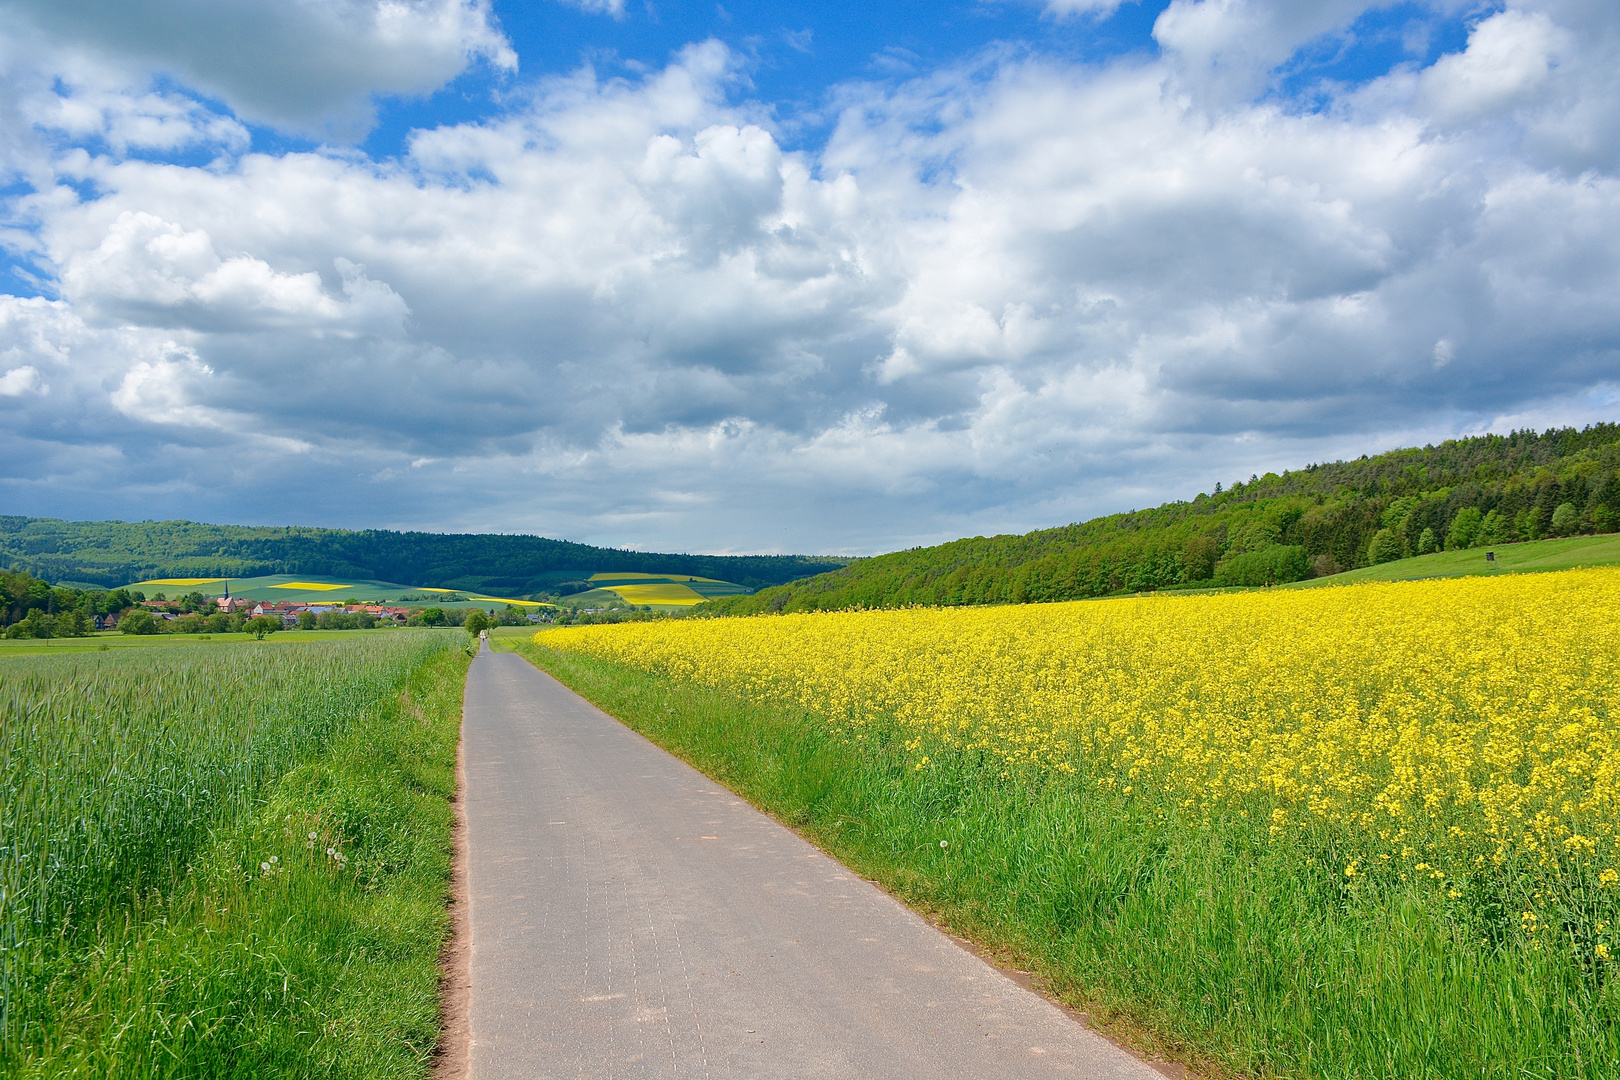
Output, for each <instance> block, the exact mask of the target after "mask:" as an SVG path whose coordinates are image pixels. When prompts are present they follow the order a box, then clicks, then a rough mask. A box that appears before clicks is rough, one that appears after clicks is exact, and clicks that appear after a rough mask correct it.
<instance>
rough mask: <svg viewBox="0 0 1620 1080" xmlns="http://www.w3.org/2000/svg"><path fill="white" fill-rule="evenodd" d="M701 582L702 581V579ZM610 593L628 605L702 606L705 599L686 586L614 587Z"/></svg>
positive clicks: (609, 589) (610, 588)
mask: <svg viewBox="0 0 1620 1080" xmlns="http://www.w3.org/2000/svg"><path fill="white" fill-rule="evenodd" d="M700 580H701V579H700ZM607 588H608V591H609V592H613V593H617V594H618V595H619V597H620V598H621V599H623V600H624V602H625V603H627V604H682V605H687V606H690V605H692V604H701V603H703V601H704V599H705V598H704V597H702V596H700V595H698V594H697V593H695V592H693V591H692V590H691V589H688V588H687V587H686V586H685V585H612V586H608V587H607Z"/></svg>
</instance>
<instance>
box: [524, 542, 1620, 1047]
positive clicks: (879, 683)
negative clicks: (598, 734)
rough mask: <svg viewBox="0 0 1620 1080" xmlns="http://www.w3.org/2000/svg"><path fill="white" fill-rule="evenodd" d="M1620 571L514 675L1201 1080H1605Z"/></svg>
mask: <svg viewBox="0 0 1620 1080" xmlns="http://www.w3.org/2000/svg"><path fill="white" fill-rule="evenodd" d="M1617 605H1620V570H1615V569H1593V570H1577V571H1567V572H1561V573H1544V574H1534V575H1522V576H1513V577H1500V578H1485V579H1482V578H1461V579H1452V580H1436V581H1424V582H1408V583H1376V582H1375V583H1366V584H1358V585H1351V586H1346V587H1344V588H1337V589H1316V590H1299V591H1285V590H1270V591H1266V592H1251V593H1243V594H1229V595H1209V596H1181V597H1172V596H1161V597H1144V598H1137V599H1121V600H1106V601H1090V602H1080V603H1070V604H1052V605H1031V606H1020V607H998V608H956V609H909V610H891V611H869V612H837V613H806V614H798V615H786V616H776V617H766V618H758V619H725V620H683V621H680V622H674V623H656V622H655V623H639V624H626V625H619V626H611V627H579V628H561V629H554V630H548V631H543V632H541V633H540V634H538V635H536V636H535V638H534V642H533V644H530V645H528V646H526V647H525V652H526V653H527V654H528V655H529V656H530V657H531V658H532V659H534V660H535V661H536V662H537V663H539V664H540V665H542V666H544V667H546V668H547V669H548V670H550V671H552V672H553V673H554V674H557V675H558V676H559V677H561V678H563V679H564V681H566V682H569V684H570V685H573V686H574V687H575V688H576V689H578V690H580V691H581V692H582V693H585V694H586V696H587V697H591V698H592V699H593V700H596V701H597V702H598V704H601V705H603V706H604V707H605V708H607V709H609V711H612V712H613V713H614V714H615V715H618V716H620V717H621V718H623V719H625V720H626V722H628V723H630V724H632V726H636V727H637V728H639V729H641V730H643V731H644V732H646V733H647V734H649V735H650V736H651V737H653V738H654V739H656V740H658V741H660V742H661V743H663V744H664V745H666V746H667V747H669V748H671V749H672V750H674V751H675V752H677V753H679V754H681V755H682V756H684V757H686V758H687V759H688V760H690V761H692V762H693V763H694V764H696V765H698V766H699V767H700V768H703V769H705V770H706V771H708V772H710V774H711V775H714V776H715V777H716V778H717V779H720V780H722V781H723V782H725V783H728V784H730V785H732V786H733V787H734V789H736V790H739V791H741V792H742V793H744V794H745V795H747V796H748V797H749V798H751V799H753V800H754V801H756V802H757V803H759V804H760V805H762V806H765V807H766V808H768V809H770V810H772V811H773V812H775V813H777V814H778V815H780V816H782V817H783V818H784V819H786V820H789V821H791V822H793V823H795V824H797V825H799V826H800V827H801V828H803V829H804V830H805V831H806V832H807V833H808V834H809V835H811V836H813V837H814V838H815V839H817V841H818V842H820V843H822V844H823V845H824V846H826V847H827V848H828V849H829V850H831V851H832V852H833V853H834V854H836V855H838V856H839V857H840V858H842V859H844V860H845V861H846V862H849V863H850V864H851V865H852V866H855V867H856V868H857V869H859V870H861V871H862V872H864V873H868V874H870V875H872V876H874V877H876V878H878V879H880V880H882V881H884V882H885V884H887V885H888V886H889V887H890V888H892V889H894V890H895V891H896V892H897V893H899V894H900V895H902V896H903V897H905V898H906V899H908V900H909V901H911V902H913V903H915V904H917V905H919V906H921V907H923V908H925V909H927V910H930V911H932V912H934V913H936V914H937V915H938V916H939V917H940V918H941V919H943V920H944V921H946V922H947V923H949V924H950V925H952V926H953V927H954V928H955V929H957V930H958V931H959V932H962V933H964V934H966V935H967V936H969V937H972V938H975V939H976V940H979V941H980V942H982V943H984V944H986V945H987V946H989V947H991V948H994V949H997V950H1000V951H1002V952H1003V953H1004V954H1005V955H1006V956H1007V957H1008V958H1009V959H1010V960H1011V961H1012V962H1014V963H1018V964H1020V965H1025V966H1027V967H1029V968H1030V969H1032V970H1034V971H1035V972H1036V973H1037V975H1038V976H1039V978H1040V979H1041V980H1043V981H1044V983H1045V984H1046V985H1047V986H1048V987H1049V988H1050V989H1051V990H1052V991H1053V992H1054V993H1057V994H1059V995H1060V996H1063V997H1065V998H1066V999H1068V1000H1069V1001H1071V1003H1074V1004H1076V1005H1079V1006H1081V1007H1083V1008H1086V1009H1088V1010H1090V1011H1091V1013H1092V1015H1093V1016H1094V1017H1097V1018H1098V1020H1099V1022H1100V1023H1102V1024H1103V1025H1104V1026H1107V1027H1111V1028H1112V1029H1113V1030H1115V1031H1116V1032H1117V1033H1120V1034H1122V1035H1124V1036H1126V1037H1128V1038H1130V1039H1133V1040H1135V1041H1137V1042H1139V1043H1142V1044H1143V1045H1145V1046H1147V1047H1149V1048H1151V1049H1154V1050H1156V1051H1158V1052H1164V1053H1171V1054H1174V1055H1176V1056H1179V1057H1180V1058H1181V1059H1183V1060H1186V1061H1189V1062H1191V1063H1192V1064H1194V1065H1195V1066H1198V1067H1200V1068H1203V1069H1205V1070H1207V1071H1210V1072H1213V1073H1216V1074H1222V1073H1237V1074H1243V1073H1251V1074H1258V1075H1288V1076H1302V1077H1303V1076H1315V1077H1344V1078H1350V1077H1373V1076H1379V1077H1407V1076H1436V1077H1442V1076H1443V1077H1451V1076H1456V1077H1463V1076H1468V1077H1479V1076H1501V1077H1508V1076H1514V1077H1525V1076H1532V1077H1566V1076H1569V1077H1574V1076H1582V1077H1603V1076H1612V1075H1614V1071H1613V1063H1614V1062H1615V1061H1617V1060H1620V989H1617V988H1616V985H1615V982H1614V963H1615V958H1616V953H1620V936H1617V932H1616V927H1617V925H1620V798H1617V787H1616V784H1617V779H1620V741H1617V739H1616V735H1617V734H1620V732H1617V730H1616V728H1617V725H1620V709H1617V707H1616V706H1617V700H1616V699H1617V697H1620V629H1617V628H1616V627H1615V625H1614V621H1613V619H1612V612H1613V611H1614V610H1616V607H1617Z"/></svg>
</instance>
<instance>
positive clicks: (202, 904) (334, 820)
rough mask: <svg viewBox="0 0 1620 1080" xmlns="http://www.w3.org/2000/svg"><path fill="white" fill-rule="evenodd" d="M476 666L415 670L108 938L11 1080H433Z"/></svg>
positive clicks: (50, 1013) (61, 998) (446, 663)
mask: <svg viewBox="0 0 1620 1080" xmlns="http://www.w3.org/2000/svg"><path fill="white" fill-rule="evenodd" d="M468 660H469V654H468V653H466V652H463V651H462V650H455V651H452V652H449V653H445V654H442V655H441V656H440V658H439V659H437V660H435V661H432V662H431V663H429V664H428V665H427V666H426V667H425V668H423V669H421V670H419V671H418V672H417V673H416V675H415V677H414V678H413V679H412V681H411V683H410V686H409V688H408V691H407V693H406V694H404V695H403V696H402V697H401V698H400V699H399V700H398V701H396V702H392V703H390V705H389V706H388V707H386V708H382V709H379V710H377V711H375V712H374V713H373V714H371V715H367V716H364V717H361V718H359V719H358V720H357V722H356V723H355V725H354V726H353V727H352V728H351V729H350V730H349V731H348V732H347V733H346V734H345V735H344V736H342V737H341V738H339V739H338V740H337V741H336V742H334V743H333V744H332V745H331V746H330V747H329V748H328V750H327V752H326V753H325V754H323V755H322V756H321V757H320V758H319V759H318V760H315V761H312V762H309V763H306V764H305V765H303V766H301V767H299V768H297V769H295V770H294V771H292V772H291V773H289V774H287V775H286V776H284V777H282V778H281V779H280V780H279V781H278V782H277V783H275V784H274V785H273V786H272V788H271V789H270V790H269V791H268V792H266V793H265V797H264V801H263V804H262V806H261V807H260V809H259V810H258V811H257V812H256V813H255V814H254V816H253V817H252V819H251V820H250V821H249V822H248V824H247V825H246V826H244V827H242V828H239V829H236V830H233V831H231V832H229V833H227V834H223V835H219V836H217V838H216V842H215V844H214V846H213V849H212V850H211V851H209V852H208V853H207V854H206V855H205V857H204V858H202V859H201V860H199V861H198V862H197V863H196V864H194V866H193V868H192V870H191V871H190V873H189V874H188V876H187V878H186V880H185V882H184V883H183V885H182V886H181V887H180V888H179V889H177V890H175V891H174V892H172V893H171V894H170V895H168V896H162V895H157V894H153V895H150V896H147V897H144V898H142V899H141V900H140V901H139V902H137V903H136V904H135V905H134V907H133V908H132V909H131V910H130V911H129V912H128V914H127V915H126V916H125V917H124V918H123V919H120V920H114V921H111V922H108V923H104V924H103V925H101V926H99V927H97V928H96V932H95V933H94V934H93V935H91V940H90V941H89V942H88V943H87V944H86V945H84V946H83V947H82V948H81V949H80V950H79V952H78V955H77V957H76V962H75V963H74V965H73V966H72V968H71V969H70V970H69V971H67V972H65V973H64V974H63V975H62V976H61V977H60V978H59V979H58V980H57V982H56V983H55V985H54V986H53V987H52V989H51V995H50V998H51V1000H50V1001H49V1002H48V1003H45V1005H44V1007H43V1008H42V1009H40V1010H39V1011H40V1013H41V1014H42V1018H41V1022H40V1023H38V1024H37V1025H36V1026H35V1027H33V1028H32V1030H30V1032H29V1033H28V1037H27V1039H26V1047H27V1053H26V1054H25V1056H24V1058H23V1059H22V1060H20V1061H17V1060H14V1061H13V1062H12V1065H11V1066H10V1067H9V1071H7V1075H10V1076H17V1077H65V1076H97V1077H132V1078H133V1077H141V1078H143V1080H144V1078H147V1077H197V1078H204V1077H206V1078H225V1077H263V1076H277V1077H304V1076H308V1077H315V1076H321V1077H325V1076H343V1077H421V1076H426V1075H427V1069H428V1062H429V1059H430V1056H431V1054H432V1051H433V1047H434V1044H435V1040H436V1039H437V1037H438V982H439V970H438V955H439V949H440V944H441V942H442V941H443V939H444V935H445V933H446V930H447V916H446V912H445V904H446V900H447V894H448V882H449V875H450V828H451V824H452V819H451V810H450V806H449V799H450V797H451V796H452V795H453V794H454V790H455V757H456V746H457V743H458V740H459V737H460V723H461V697H462V686H463V683H464V681H465V674H466V668H467V663H468ZM311 831H313V832H315V833H316V834H317V836H316V841H315V848H314V850H310V848H308V847H307V846H306V845H307V844H308V843H309V842H308V841H307V839H306V837H307V835H308V833H309V832H311ZM328 846H332V847H334V848H335V849H337V850H341V851H342V852H344V854H345V855H346V857H347V860H348V861H347V863H346V864H339V863H338V862H337V861H336V860H334V859H332V858H330V857H328V856H327V855H326V852H325V849H326V848H327V847H328ZM271 855H275V856H277V859H278V862H277V864H276V866H277V867H278V869H277V871H276V872H275V873H272V874H269V875H266V874H264V873H263V872H262V871H261V870H260V869H259V868H260V865H261V863H263V862H264V861H266V860H268V859H269V858H270V856H271Z"/></svg>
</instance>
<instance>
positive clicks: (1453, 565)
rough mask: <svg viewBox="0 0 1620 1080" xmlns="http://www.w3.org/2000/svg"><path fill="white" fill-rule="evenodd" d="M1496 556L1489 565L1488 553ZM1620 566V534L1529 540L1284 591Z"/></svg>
mask: <svg viewBox="0 0 1620 1080" xmlns="http://www.w3.org/2000/svg"><path fill="white" fill-rule="evenodd" d="M1487 551H1489V552H1492V553H1494V554H1495V555H1496V560H1495V561H1494V562H1487V561H1485V553H1486V552H1487ZM1617 564H1620V535H1614V534H1610V535H1607V536H1568V537H1563V538H1561V539H1557V540H1531V541H1527V542H1526V543H1522V544H1498V545H1496V546H1493V547H1480V548H1464V549H1462V550H1460V551H1440V552H1436V553H1435V554H1433V555H1417V556H1414V557H1413V558H1410V559H1397V560H1395V561H1394V562H1387V563H1380V564H1378V565H1377V566H1364V567H1362V568H1361V569H1360V570H1347V571H1345V572H1344V573H1342V574H1334V575H1332V576H1331V577H1325V578H1313V579H1311V580H1310V581H1297V582H1294V583H1293V584H1292V585H1288V586H1284V587H1285V588H1293V589H1299V588H1307V589H1308V588H1313V587H1314V588H1320V587H1321V586H1324V585H1350V584H1352V583H1354V582H1357V581H1416V580H1418V579H1420V578H1440V577H1478V576H1490V575H1494V574H1531V573H1539V572H1542V571H1548V570H1573V569H1575V568H1576V567H1579V566H1614V565H1617Z"/></svg>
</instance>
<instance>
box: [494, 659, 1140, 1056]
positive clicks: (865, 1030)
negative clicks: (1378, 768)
mask: <svg viewBox="0 0 1620 1080" xmlns="http://www.w3.org/2000/svg"><path fill="white" fill-rule="evenodd" d="M463 738H464V745H463V754H464V761H465V768H466V785H467V786H466V793H465V805H466V814H467V845H468V883H469V895H470V911H469V921H470V930H471V979H472V988H471V999H470V1007H469V1027H470V1035H471V1050H470V1053H471V1059H470V1063H469V1064H470V1073H471V1076H472V1080H505V1078H508V1077H511V1078H519V1077H521V1078H523V1080H548V1078H564V1077H566V1078H577V1077H604V1078H606V1077H614V1078H619V1077H683V1078H685V1077H691V1078H703V1077H715V1078H722V1077H724V1078H736V1080H763V1078H768V1077H792V1078H809V1077H837V1078H840V1080H854V1078H867V1077H871V1078H890V1077H893V1078H902V1077H904V1078H907V1080H925V1078H929V1080H931V1078H936V1077H937V1078H947V1077H949V1078H959V1080H981V1078H983V1080H988V1078H992V1077H1019V1078H1022V1077H1030V1078H1034V1077H1095V1078H1106V1080H1126V1078H1135V1080H1163V1078H1162V1075H1161V1074H1159V1073H1158V1072H1156V1071H1155V1070H1153V1069H1152V1068H1150V1067H1149V1066H1148V1065H1146V1064H1144V1063H1143V1062H1141V1061H1139V1060H1138V1059H1136V1058H1133V1057H1131V1056H1130V1055H1128V1054H1127V1053H1125V1051H1123V1050H1121V1049H1119V1048H1118V1047H1116V1046H1114V1045H1113V1044H1111V1043H1109V1042H1108V1041H1106V1040H1105V1039H1103V1038H1102V1037H1101V1036H1099V1035H1097V1034H1096V1033H1094V1032H1092V1031H1090V1030H1089V1029H1087V1028H1086V1027H1084V1026H1083V1025H1081V1024H1079V1023H1077V1022H1076V1021H1074V1020H1073V1019H1071V1018H1070V1017H1069V1016H1068V1015H1067V1014H1065V1013H1064V1012H1063V1011H1062V1010H1060V1009H1058V1008H1057V1007H1056V1006H1054V1005H1052V1004H1051V1003H1050V1002H1048V1001H1046V1000H1045V999H1043V998H1041V997H1040V996H1038V995H1036V994H1033V993H1031V992H1030V991H1028V990H1025V989H1023V988H1022V987H1020V986H1018V985H1017V984H1015V983H1014V982H1012V980H1010V979H1009V978H1007V977H1006V976H1005V975H1003V974H1002V973H1001V972H999V971H997V970H995V969H994V968H992V967H990V966H989V965H987V964H985V963H984V962H983V961H982V960H980V959H979V958H978V957H976V956H974V955H972V954H971V953H969V952H967V951H966V950H964V949H962V948H961V947H960V946H958V945H957V944H956V943H955V942H953V941H952V940H951V939H950V938H948V937H946V936H945V935H944V934H942V933H940V932H939V931H938V930H936V929H934V928H933V927H932V926H930V925H928V923H926V922H925V921H924V920H922V919H921V918H919V917H918V916H917V915H915V914H913V913H912V912H911V911H909V910H907V909H906V908H905V907H904V906H903V905H902V904H900V903H899V902H897V901H896V900H894V899H893V898H892V897H890V896H888V895H887V894H886V893H884V892H883V891H882V890H880V889H878V888H877V887H875V886H873V885H871V884H869V883H868V882H866V881H863V880H862V879H861V878H859V877H857V876H856V875H855V874H853V873H851V872H850V871H849V870H848V869H846V868H845V867H844V866H842V865H841V864H839V863H838V862H836V861H835V860H833V859H831V858H829V857H828V856H826V855H824V854H822V853H821V852H820V851H818V850H817V849H816V848H814V847H813V846H811V845H810V844H809V843H807V842H806V841H804V840H802V839H800V838H799V837H798V836H797V835H796V834H794V833H793V832H792V831H790V830H788V829H786V828H783V827H782V826H781V825H779V824H777V823H776V822H775V821H773V820H772V819H771V818H769V817H767V816H766V815H764V814H762V813H760V812H759V811H757V810H755V809H754V808H753V807H751V806H749V805H748V804H747V803H745V802H743V801H742V800H741V799H739V798H737V797H736V796H734V795H732V794H730V793H729V792H727V791H726V790H724V789H723V788H720V787H719V786H717V785H716V784H715V783H714V782H713V781H711V780H709V779H707V778H706V777H704V776H703V775H702V774H701V773H698V772H696V771H695V770H693V769H692V768H690V767H689V766H687V765H685V764H683V763H682V762H680V761H679V760H677V759H676V758H674V757H671V756H670V755H669V754H667V753H665V752H664V751H662V750H660V749H658V748H657V747H655V746H653V745H652V744H651V743H649V742H647V740H645V739H643V738H642V737H641V736H640V735H637V734H635V733H634V732H632V731H630V730H629V729H627V728H625V727H624V726H623V725H621V724H620V723H618V721H616V720H614V719H612V718H611V717H609V716H608V715H606V714H605V713H603V712H601V711H600V710H598V709H596V708H595V707H594V706H592V705H590V704H588V703H587V702H586V701H584V700H583V699H582V698H580V697H579V696H577V695H576V694H574V693H573V692H572V691H570V690H568V689H566V688H565V687H563V686H562V685H561V684H559V683H558V682H556V681H555V680H554V679H552V678H551V677H550V676H548V675H546V674H544V673H542V672H540V671H537V670H536V669H535V668H534V667H532V666H531V665H530V664H529V663H528V662H527V661H525V660H523V659H522V657H519V656H517V655H514V654H511V653H498V654H497V653H490V652H487V651H486V652H484V653H483V654H482V655H480V656H479V657H478V658H477V659H476V660H475V661H474V662H473V665H472V669H471V671H470V672H469V674H468V679H467V699H466V711H465V720H464V724H463Z"/></svg>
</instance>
